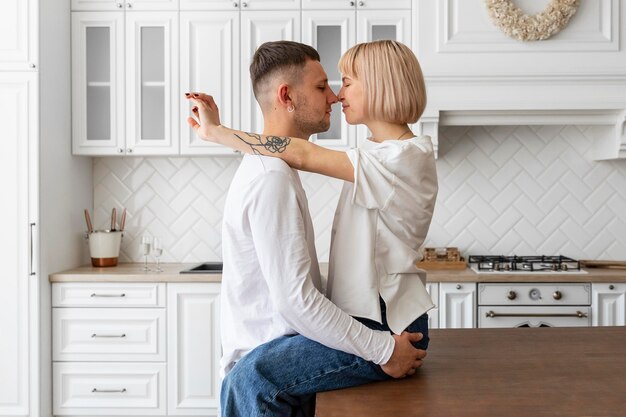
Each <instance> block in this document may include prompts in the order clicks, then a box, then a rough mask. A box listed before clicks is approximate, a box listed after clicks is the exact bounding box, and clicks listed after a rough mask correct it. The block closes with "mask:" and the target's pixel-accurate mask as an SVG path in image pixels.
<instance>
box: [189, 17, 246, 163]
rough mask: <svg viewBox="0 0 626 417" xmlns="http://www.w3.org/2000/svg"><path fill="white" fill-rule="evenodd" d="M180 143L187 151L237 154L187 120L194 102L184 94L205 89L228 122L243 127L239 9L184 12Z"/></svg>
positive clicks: (227, 124)
mask: <svg viewBox="0 0 626 417" xmlns="http://www.w3.org/2000/svg"><path fill="white" fill-rule="evenodd" d="M180 26H181V32H180V33H181V39H180V45H181V51H180V68H181V70H180V93H181V99H180V100H179V101H180V129H181V131H180V146H181V154H183V155H236V153H235V152H234V151H233V150H231V149H230V148H227V147H225V146H220V145H217V144H215V143H212V142H208V141H205V140H202V139H200V138H198V136H197V135H196V134H195V132H194V131H193V130H192V129H191V128H190V127H189V125H188V124H187V123H186V120H187V117H189V116H190V115H191V107H192V106H191V104H190V102H188V101H187V100H185V99H184V98H183V97H182V94H184V93H185V92H188V91H202V92H205V93H207V94H210V95H212V96H213V98H214V99H215V102H216V103H217V105H218V107H219V109H220V119H221V121H222V123H223V124H224V125H225V126H229V127H233V128H238V127H239V124H240V123H239V113H240V112H239V54H238V53H237V48H233V45H239V12H236V11H235V12H222V11H217V12H181V13H180Z"/></svg>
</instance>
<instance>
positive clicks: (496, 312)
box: [478, 306, 591, 328]
mask: <svg viewBox="0 0 626 417" xmlns="http://www.w3.org/2000/svg"><path fill="white" fill-rule="evenodd" d="M590 325H591V308H590V307H589V306H572V307H560V306H559V307H546V306H543V307H535V306H527V307H524V306H519V307H511V306H482V307H478V327H482V328H493V327H589V326H590Z"/></svg>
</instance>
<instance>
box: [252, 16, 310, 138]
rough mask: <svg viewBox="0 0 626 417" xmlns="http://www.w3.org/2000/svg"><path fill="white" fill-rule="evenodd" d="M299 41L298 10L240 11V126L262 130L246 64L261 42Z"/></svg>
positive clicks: (258, 109) (259, 114)
mask: <svg viewBox="0 0 626 417" xmlns="http://www.w3.org/2000/svg"><path fill="white" fill-rule="evenodd" d="M279 40H289V41H300V11H286V12H279V11H272V12H270V11H254V12H252V11H251V12H242V13H241V68H242V70H241V112H242V113H241V130H245V131H247V132H256V133H260V132H262V131H263V114H262V113H261V108H260V107H259V105H258V103H257V102H256V100H255V98H254V94H253V92H252V83H251V81H250V73H249V71H248V68H249V66H250V61H251V60H252V56H253V55H254V51H256V49H257V48H258V47H259V45H261V44H262V43H263V42H269V41H279Z"/></svg>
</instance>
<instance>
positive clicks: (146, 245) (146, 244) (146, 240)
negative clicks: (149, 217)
mask: <svg viewBox="0 0 626 417" xmlns="http://www.w3.org/2000/svg"><path fill="white" fill-rule="evenodd" d="M151 246H152V238H151V237H150V236H143V237H142V238H141V244H140V245H139V250H140V251H141V253H142V255H143V271H144V272H148V271H150V268H148V255H150V248H151Z"/></svg>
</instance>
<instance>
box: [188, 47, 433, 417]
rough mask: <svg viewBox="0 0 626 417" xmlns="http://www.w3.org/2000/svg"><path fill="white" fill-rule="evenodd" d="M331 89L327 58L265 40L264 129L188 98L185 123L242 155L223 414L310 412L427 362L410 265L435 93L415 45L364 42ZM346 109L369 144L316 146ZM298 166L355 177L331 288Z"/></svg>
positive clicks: (235, 198)
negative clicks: (227, 119)
mask: <svg viewBox="0 0 626 417" xmlns="http://www.w3.org/2000/svg"><path fill="white" fill-rule="evenodd" d="M339 70H340V72H341V74H342V77H343V78H342V87H341V90H340V91H339V94H338V95H335V94H334V93H333V91H332V90H331V89H330V87H329V85H328V77H327V75H326V73H325V71H324V69H323V68H322V66H321V64H320V57H319V54H318V53H317V51H316V50H315V49H313V48H311V47H310V46H307V45H304V44H300V43H296V42H290V41H278V42H268V43H265V44H263V45H261V46H260V47H259V48H258V50H257V51H256V53H255V55H254V57H253V60H252V63H251V65H250V76H251V78H252V86H253V90H254V94H255V97H256V99H257V101H258V102H259V105H260V107H261V110H262V112H263V118H264V129H263V133H256V132H241V131H237V130H232V129H229V128H227V127H225V126H222V125H221V124H220V120H219V111H218V108H217V106H216V105H215V103H214V101H213V99H212V97H211V96H208V95H205V94H202V93H197V92H196V93H187V94H186V96H187V99H188V100H190V101H191V102H192V104H193V110H192V111H193V117H190V118H189V119H188V123H189V124H190V125H191V126H192V127H193V128H194V130H195V131H196V133H197V134H198V135H199V136H200V137H201V138H203V139H206V140H210V141H212V142H216V143H220V144H223V145H225V146H229V147H231V148H233V149H237V150H240V151H242V152H244V153H245V154H247V155H245V156H244V157H243V160H242V162H241V165H240V166H239V169H238V170H237V172H236V174H235V176H234V178H233V180H232V183H231V186H230V190H229V192H228V196H227V199H226V204H225V208H224V219H223V225H222V249H223V261H224V271H223V281H222V296H221V328H222V347H223V357H222V362H221V366H222V372H223V376H224V380H223V383H222V389H221V410H222V415H223V416H225V417H238V416H242V417H243V416H245V417H250V416H305V415H312V414H311V407H312V406H313V404H314V397H315V393H316V392H320V391H327V390H332V389H339V388H345V387H350V386H355V385H360V384H364V383H368V382H375V381H383V380H387V379H391V378H403V377H406V376H407V375H412V374H414V373H415V372H416V369H417V368H419V367H420V366H421V365H422V361H423V359H424V357H425V356H426V349H427V347H428V340H429V339H428V316H427V311H428V310H429V309H431V308H433V307H434V305H433V303H432V301H431V299H430V297H429V295H428V293H427V292H426V288H425V278H426V277H425V272H424V271H421V270H419V269H418V268H417V267H416V266H415V263H416V262H417V261H418V260H419V259H420V255H419V247H420V246H421V245H422V243H423V242H424V239H425V237H426V234H427V232H428V228H429V226H430V222H431V218H432V213H433V210H434V205H435V199H436V196H437V175H436V169H435V159H434V155H433V146H432V143H431V141H430V138H429V137H427V136H421V137H416V136H415V135H414V134H413V132H412V131H411V130H410V129H409V126H408V125H409V124H410V123H415V122H416V121H417V120H418V119H419V117H420V116H421V114H422V113H423V111H424V107H425V105H426V90H425V85H424V79H423V76H422V72H421V69H420V66H419V63H418V61H417V59H416V57H415V55H414V54H413V52H412V51H411V50H410V49H409V48H407V47H406V46H405V45H403V44H401V43H399V42H395V41H375V42H369V43H363V44H358V45H356V46H354V47H352V48H351V49H350V50H348V51H347V52H346V53H345V54H344V55H343V56H342V57H341V60H340V61H339ZM338 101H340V102H341V105H342V110H343V112H344V114H345V118H346V120H347V122H348V123H350V124H353V125H355V124H365V125H366V126H367V127H368V128H369V130H370V131H371V132H372V136H371V137H369V138H368V140H367V141H365V144H364V146H362V147H360V148H357V149H351V150H349V151H347V152H340V151H334V150H330V149H326V148H323V147H320V146H317V145H315V144H313V143H311V142H309V141H308V138H309V137H310V136H311V135H313V134H315V133H320V132H324V131H327V130H328V129H329V127H330V113H331V111H332V110H331V106H332V105H333V104H334V103H337V102H338ZM297 170H304V171H310V172H316V173H319V174H322V175H327V176H330V177H334V178H338V179H341V180H343V181H344V184H343V189H342V191H341V195H340V197H339V203H338V206H337V210H336V213H335V219H334V223H333V227H332V235H331V239H332V240H331V248H330V260H329V262H330V265H329V276H328V281H327V285H326V288H323V285H322V280H321V277H320V272H319V265H318V261H317V254H316V251H315V245H314V233H313V227H312V222H311V216H310V213H309V208H308V202H307V198H306V195H305V192H304V189H303V187H302V184H301V182H300V178H299V176H298V171H297Z"/></svg>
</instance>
